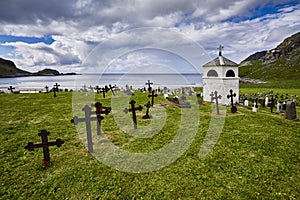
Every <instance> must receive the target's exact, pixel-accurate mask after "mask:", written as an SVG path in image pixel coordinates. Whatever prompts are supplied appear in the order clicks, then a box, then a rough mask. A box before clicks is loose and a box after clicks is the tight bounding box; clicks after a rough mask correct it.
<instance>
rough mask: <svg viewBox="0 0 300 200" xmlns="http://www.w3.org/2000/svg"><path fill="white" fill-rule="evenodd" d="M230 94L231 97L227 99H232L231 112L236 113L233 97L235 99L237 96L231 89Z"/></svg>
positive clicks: (228, 96)
mask: <svg viewBox="0 0 300 200" xmlns="http://www.w3.org/2000/svg"><path fill="white" fill-rule="evenodd" d="M229 92H230V95H227V99H229V98H230V102H231V109H230V110H231V112H232V113H235V112H236V111H237V108H236V106H234V105H233V97H235V96H236V94H235V93H233V91H232V89H230V90H229Z"/></svg>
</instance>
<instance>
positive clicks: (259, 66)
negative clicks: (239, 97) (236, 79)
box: [239, 32, 300, 81]
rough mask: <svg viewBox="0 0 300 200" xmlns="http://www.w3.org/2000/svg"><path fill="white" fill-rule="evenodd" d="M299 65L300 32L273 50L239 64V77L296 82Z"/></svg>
mask: <svg viewBox="0 0 300 200" xmlns="http://www.w3.org/2000/svg"><path fill="white" fill-rule="evenodd" d="M299 63H300V32H298V33H296V34H294V35H292V36H290V37H288V38H286V39H285V40H284V41H283V42H282V43H280V44H279V45H278V46H277V47H276V48H274V49H271V50H268V51H262V52H257V53H254V54H252V55H250V56H249V57H248V58H246V59H245V60H243V61H242V62H241V64H240V68H239V75H240V77H241V78H252V79H260V80H263V81H282V80H298V79H299V72H300V65H299Z"/></svg>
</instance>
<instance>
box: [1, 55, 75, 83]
mask: <svg viewBox="0 0 300 200" xmlns="http://www.w3.org/2000/svg"><path fill="white" fill-rule="evenodd" d="M58 75H75V73H67V74H61V73H59V72H58V71H57V70H54V69H43V70H41V71H38V72H35V73H31V72H28V71H24V70H21V69H19V68H17V67H16V65H15V63H14V62H13V61H10V60H6V59H3V58H0V78H10V77H21V76H58Z"/></svg>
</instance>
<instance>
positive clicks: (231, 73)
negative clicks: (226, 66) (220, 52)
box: [226, 69, 235, 77]
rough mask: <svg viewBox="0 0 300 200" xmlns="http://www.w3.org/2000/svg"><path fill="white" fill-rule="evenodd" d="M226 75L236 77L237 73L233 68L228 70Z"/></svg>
mask: <svg viewBox="0 0 300 200" xmlns="http://www.w3.org/2000/svg"><path fill="white" fill-rule="evenodd" d="M226 77H235V73H234V71H233V70H232V69H230V70H228V71H227V72H226Z"/></svg>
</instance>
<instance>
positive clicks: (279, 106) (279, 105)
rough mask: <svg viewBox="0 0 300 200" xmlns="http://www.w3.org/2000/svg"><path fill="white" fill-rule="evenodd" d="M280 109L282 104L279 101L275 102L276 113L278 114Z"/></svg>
mask: <svg viewBox="0 0 300 200" xmlns="http://www.w3.org/2000/svg"><path fill="white" fill-rule="evenodd" d="M281 111H282V104H281V103H279V102H278V103H277V107H276V113H277V114H279V113H281Z"/></svg>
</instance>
